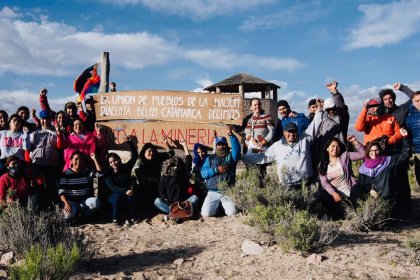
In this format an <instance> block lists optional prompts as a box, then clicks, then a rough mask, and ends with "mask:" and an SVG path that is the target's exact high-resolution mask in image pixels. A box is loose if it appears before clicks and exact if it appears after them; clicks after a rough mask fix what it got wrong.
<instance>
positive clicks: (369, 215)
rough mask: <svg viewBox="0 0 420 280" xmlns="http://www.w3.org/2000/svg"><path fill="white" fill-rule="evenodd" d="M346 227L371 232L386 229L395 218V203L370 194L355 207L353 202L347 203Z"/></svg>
mask: <svg viewBox="0 0 420 280" xmlns="http://www.w3.org/2000/svg"><path fill="white" fill-rule="evenodd" d="M345 205H346V206H345V213H346V219H347V220H346V227H347V228H349V229H351V230H358V231H363V232H369V231H372V230H382V229H384V228H385V227H386V226H387V225H388V224H389V223H390V222H391V221H393V219H392V218H391V212H392V207H393V204H392V203H391V202H390V201H387V200H384V199H382V198H380V197H379V198H373V197H371V196H369V197H368V198H367V199H366V200H360V201H359V206H358V207H357V208H356V209H355V208H354V207H353V206H352V205H351V204H345Z"/></svg>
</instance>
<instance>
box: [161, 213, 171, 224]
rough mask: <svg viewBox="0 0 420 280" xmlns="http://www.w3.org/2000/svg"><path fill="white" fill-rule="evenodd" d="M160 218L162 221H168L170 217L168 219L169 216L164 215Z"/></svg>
mask: <svg viewBox="0 0 420 280" xmlns="http://www.w3.org/2000/svg"><path fill="white" fill-rule="evenodd" d="M162 220H163V221H164V222H167V221H169V220H170V219H169V216H168V215H164V216H163V218H162Z"/></svg>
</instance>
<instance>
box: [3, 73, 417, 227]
mask: <svg viewBox="0 0 420 280" xmlns="http://www.w3.org/2000/svg"><path fill="white" fill-rule="evenodd" d="M326 88H327V89H328V91H329V92H330V97H329V98H327V99H325V100H322V99H320V98H318V99H312V100H310V101H309V103H308V115H307V116H306V115H305V114H304V113H301V112H295V111H293V110H292V109H291V108H290V106H289V103H288V102H287V101H286V100H280V101H278V119H277V121H276V123H277V125H276V126H275V125H274V123H275V122H274V120H273V117H272V116H270V115H269V114H266V113H265V112H264V110H263V109H262V105H261V100H260V99H258V98H253V99H252V100H251V102H250V110H251V114H250V115H249V116H247V117H246V118H245V119H244V124H243V126H242V129H243V131H244V134H245V137H244V140H245V143H244V151H243V152H242V151H241V144H240V141H239V140H238V137H237V136H236V135H235V128H234V127H233V126H227V131H226V137H225V136H218V135H215V137H214V147H213V152H210V150H212V149H211V148H210V147H206V146H204V145H203V144H201V143H196V144H195V145H194V149H193V154H192V155H190V153H189V151H188V148H187V143H186V142H185V141H183V140H181V141H179V143H180V144H181V145H182V146H183V150H184V155H183V156H176V155H175V152H174V149H173V147H172V145H171V144H173V143H170V142H171V139H170V138H169V137H163V139H162V140H163V143H164V145H165V146H166V148H167V150H166V151H158V147H156V146H155V145H153V144H152V143H146V144H144V145H143V146H142V147H138V145H137V144H138V142H137V139H136V138H135V137H134V136H129V137H127V139H126V144H125V145H127V147H128V148H129V150H130V157H129V160H128V161H127V162H125V163H123V161H122V159H121V157H120V156H119V155H118V154H117V153H114V152H108V151H107V143H106V140H105V139H106V137H105V136H104V131H103V128H102V126H101V125H99V124H97V123H96V117H95V109H94V100H93V98H92V97H91V96H88V97H87V98H86V100H84V102H83V104H82V103H77V104H76V103H75V102H67V103H66V104H65V106H64V108H63V110H62V111H57V112H55V111H53V110H52V109H51V108H50V106H49V103H48V98H47V90H46V89H43V90H41V91H40V95H39V102H40V106H41V111H40V112H39V114H38V115H37V114H36V111H35V110H34V109H32V111H31V112H30V110H29V108H27V107H25V106H21V107H19V108H18V109H17V111H16V113H13V114H11V115H10V116H9V114H8V112H6V111H4V110H0V206H1V208H2V209H4V208H7V206H8V204H10V203H15V202H17V201H19V203H20V204H21V205H23V206H27V207H29V208H30V209H32V210H33V211H43V210H45V209H50V208H52V207H55V206H56V205H58V206H59V207H60V209H61V211H62V213H63V219H65V220H69V221H70V220H74V219H77V218H78V217H83V218H84V219H85V220H87V219H89V217H92V214H93V213H95V212H98V210H99V209H109V220H110V221H112V222H113V223H115V224H119V225H120V224H121V223H124V222H125V223H128V224H133V223H136V222H138V221H139V219H140V218H141V216H142V214H143V213H145V212H150V211H151V210H152V209H156V211H161V212H162V213H164V214H169V213H170V211H171V210H170V207H171V204H173V203H178V202H183V201H189V202H190V203H191V205H192V207H193V209H194V211H195V213H200V214H201V216H203V217H208V216H217V215H220V214H226V215H228V216H231V215H235V214H236V213H237V212H238V209H237V207H236V205H235V203H234V201H233V200H231V199H230V198H229V197H228V196H227V195H226V194H225V193H224V192H223V188H221V187H220V186H221V184H222V183H223V184H224V186H227V187H229V186H233V185H234V184H235V178H236V166H237V163H238V161H239V160H241V159H242V160H243V161H244V162H245V163H246V165H247V166H250V165H257V167H258V170H259V172H260V178H259V179H260V180H259V187H264V176H265V174H266V167H267V165H268V164H275V165H276V170H277V173H278V178H279V187H283V188H286V189H295V190H299V189H300V188H301V187H302V184H306V185H308V184H319V185H320V186H321V188H320V191H319V196H318V197H319V199H320V202H321V203H323V204H324V206H325V207H326V209H327V210H328V213H329V214H330V215H331V217H341V216H342V214H343V207H342V203H344V202H346V203H357V200H358V199H360V198H362V197H366V196H372V197H375V198H378V197H382V198H383V199H386V200H389V201H391V202H392V203H393V205H394V209H395V211H396V213H397V212H398V213H400V214H401V213H404V214H405V213H408V212H409V211H410V208H411V204H410V199H411V198H410V185H409V180H408V165H409V159H410V157H411V156H412V154H413V153H414V163H415V174H416V180H417V183H420V156H419V154H420V91H417V92H413V91H412V90H410V89H409V88H408V87H407V86H405V85H402V84H400V83H395V85H394V88H393V89H384V90H381V91H380V92H379V94H378V96H376V97H374V96H372V97H371V99H369V100H368V101H367V102H366V103H365V104H364V105H363V107H362V109H361V112H360V114H359V116H358V118H357V120H356V123H355V127H354V128H355V129H356V130H357V131H360V132H363V135H364V136H363V141H361V142H359V141H358V140H357V139H356V137H355V136H354V135H348V126H349V119H350V116H349V111H348V108H347V106H346V104H345V101H344V98H343V95H342V94H341V93H340V92H339V91H338V83H337V82H336V81H334V82H332V83H329V84H327V85H326ZM397 90H399V91H402V92H403V93H405V94H406V95H407V96H408V97H409V98H410V100H408V101H407V102H406V103H404V104H402V105H400V106H397V105H396V94H395V92H394V91H397ZM113 91H115V84H113ZM83 105H84V106H83ZM31 116H32V121H31V122H29V118H30V117H31ZM276 117H277V116H276ZM227 138H229V141H228V139H227ZM229 142H230V147H229ZM138 148H140V152H139V153H138V152H137V151H138ZM412 148H413V152H412ZM165 161H167V162H166V163H165V164H164V162H165ZM354 161H361V165H360V168H359V171H358V174H359V175H358V178H357V179H356V177H355V176H354V174H353V168H352V166H353V165H352V162H354ZM95 178H97V179H95ZM94 182H97V185H98V186H99V187H98V190H99V191H97V192H96V191H95V189H94ZM102 213H105V212H102ZM165 217H166V216H165Z"/></svg>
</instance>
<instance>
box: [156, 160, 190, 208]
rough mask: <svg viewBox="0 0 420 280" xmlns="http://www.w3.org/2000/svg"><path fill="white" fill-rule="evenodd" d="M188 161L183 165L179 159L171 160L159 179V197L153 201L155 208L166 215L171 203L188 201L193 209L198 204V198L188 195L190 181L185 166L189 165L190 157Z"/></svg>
mask: <svg viewBox="0 0 420 280" xmlns="http://www.w3.org/2000/svg"><path fill="white" fill-rule="evenodd" d="M189 159H190V163H188V162H186V163H184V161H183V160H182V159H181V158H180V157H173V158H171V159H170V160H169V164H168V166H167V167H166V170H165V171H164V172H163V174H162V177H161V178H160V182H159V197H158V198H156V199H155V206H156V207H157V208H158V209H159V210H161V211H162V212H164V213H166V214H168V213H169V206H170V205H171V203H174V202H182V201H185V200H188V201H190V202H191V203H192V205H193V206H194V208H195V207H196V205H197V203H198V197H197V196H196V195H191V196H190V195H189V194H188V187H189V185H190V181H189V179H188V177H189V174H188V172H187V169H188V168H187V166H186V165H188V164H190V165H191V157H189ZM187 160H188V157H187Z"/></svg>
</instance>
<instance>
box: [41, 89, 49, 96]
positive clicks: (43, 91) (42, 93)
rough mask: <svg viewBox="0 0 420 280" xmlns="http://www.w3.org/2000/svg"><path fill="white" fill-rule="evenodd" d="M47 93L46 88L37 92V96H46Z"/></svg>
mask: <svg viewBox="0 0 420 280" xmlns="http://www.w3.org/2000/svg"><path fill="white" fill-rule="evenodd" d="M47 93H48V90H47V89H46V88H43V89H41V90H40V91H39V95H41V96H44V95H47Z"/></svg>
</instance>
